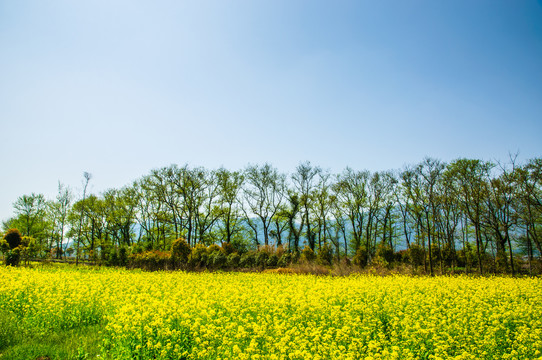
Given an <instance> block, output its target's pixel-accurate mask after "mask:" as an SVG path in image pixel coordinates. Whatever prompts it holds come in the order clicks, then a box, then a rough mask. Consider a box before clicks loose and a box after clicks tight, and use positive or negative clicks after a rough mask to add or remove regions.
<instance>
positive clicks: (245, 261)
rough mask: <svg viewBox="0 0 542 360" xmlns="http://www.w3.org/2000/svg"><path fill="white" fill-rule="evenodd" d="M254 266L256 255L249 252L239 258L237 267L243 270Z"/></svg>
mask: <svg viewBox="0 0 542 360" xmlns="http://www.w3.org/2000/svg"><path fill="white" fill-rule="evenodd" d="M255 265H256V255H255V253H254V252H252V251H249V252H247V253H245V254H243V255H242V256H241V260H240V261H239V266H241V267H244V268H251V267H254V266H255Z"/></svg>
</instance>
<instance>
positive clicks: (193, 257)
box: [188, 244, 209, 268]
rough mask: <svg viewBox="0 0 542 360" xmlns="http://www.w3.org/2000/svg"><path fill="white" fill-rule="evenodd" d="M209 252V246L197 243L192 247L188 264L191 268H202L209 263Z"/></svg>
mask: <svg viewBox="0 0 542 360" xmlns="http://www.w3.org/2000/svg"><path fill="white" fill-rule="evenodd" d="M208 257H209V254H208V253H207V248H206V247H205V246H203V245H201V244H197V245H196V246H194V247H193V248H192V251H191V252H190V255H189V256H188V265H189V266H190V267H191V268H201V267H205V266H206V265H207V260H208Z"/></svg>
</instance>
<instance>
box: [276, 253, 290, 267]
mask: <svg viewBox="0 0 542 360" xmlns="http://www.w3.org/2000/svg"><path fill="white" fill-rule="evenodd" d="M291 261H292V255H290V253H284V254H282V256H281V257H280V258H279V260H278V261H277V266H280V267H287V266H288V265H290V262H291Z"/></svg>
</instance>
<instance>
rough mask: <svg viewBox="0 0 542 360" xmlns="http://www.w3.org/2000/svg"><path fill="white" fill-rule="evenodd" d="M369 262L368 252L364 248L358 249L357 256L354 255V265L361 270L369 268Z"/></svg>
mask: <svg viewBox="0 0 542 360" xmlns="http://www.w3.org/2000/svg"><path fill="white" fill-rule="evenodd" d="M367 261H368V256H367V250H366V249H365V247H363V246H360V247H358V249H357V250H356V255H354V259H353V263H354V264H355V265H357V266H359V267H361V268H364V267H365V266H367Z"/></svg>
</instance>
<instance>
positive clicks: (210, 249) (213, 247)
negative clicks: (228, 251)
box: [207, 244, 222, 254]
mask: <svg viewBox="0 0 542 360" xmlns="http://www.w3.org/2000/svg"><path fill="white" fill-rule="evenodd" d="M220 250H222V248H221V247H220V246H218V245H217V244H211V245H209V247H208V248H207V252H208V253H209V254H211V253H212V252H214V251H220Z"/></svg>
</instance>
